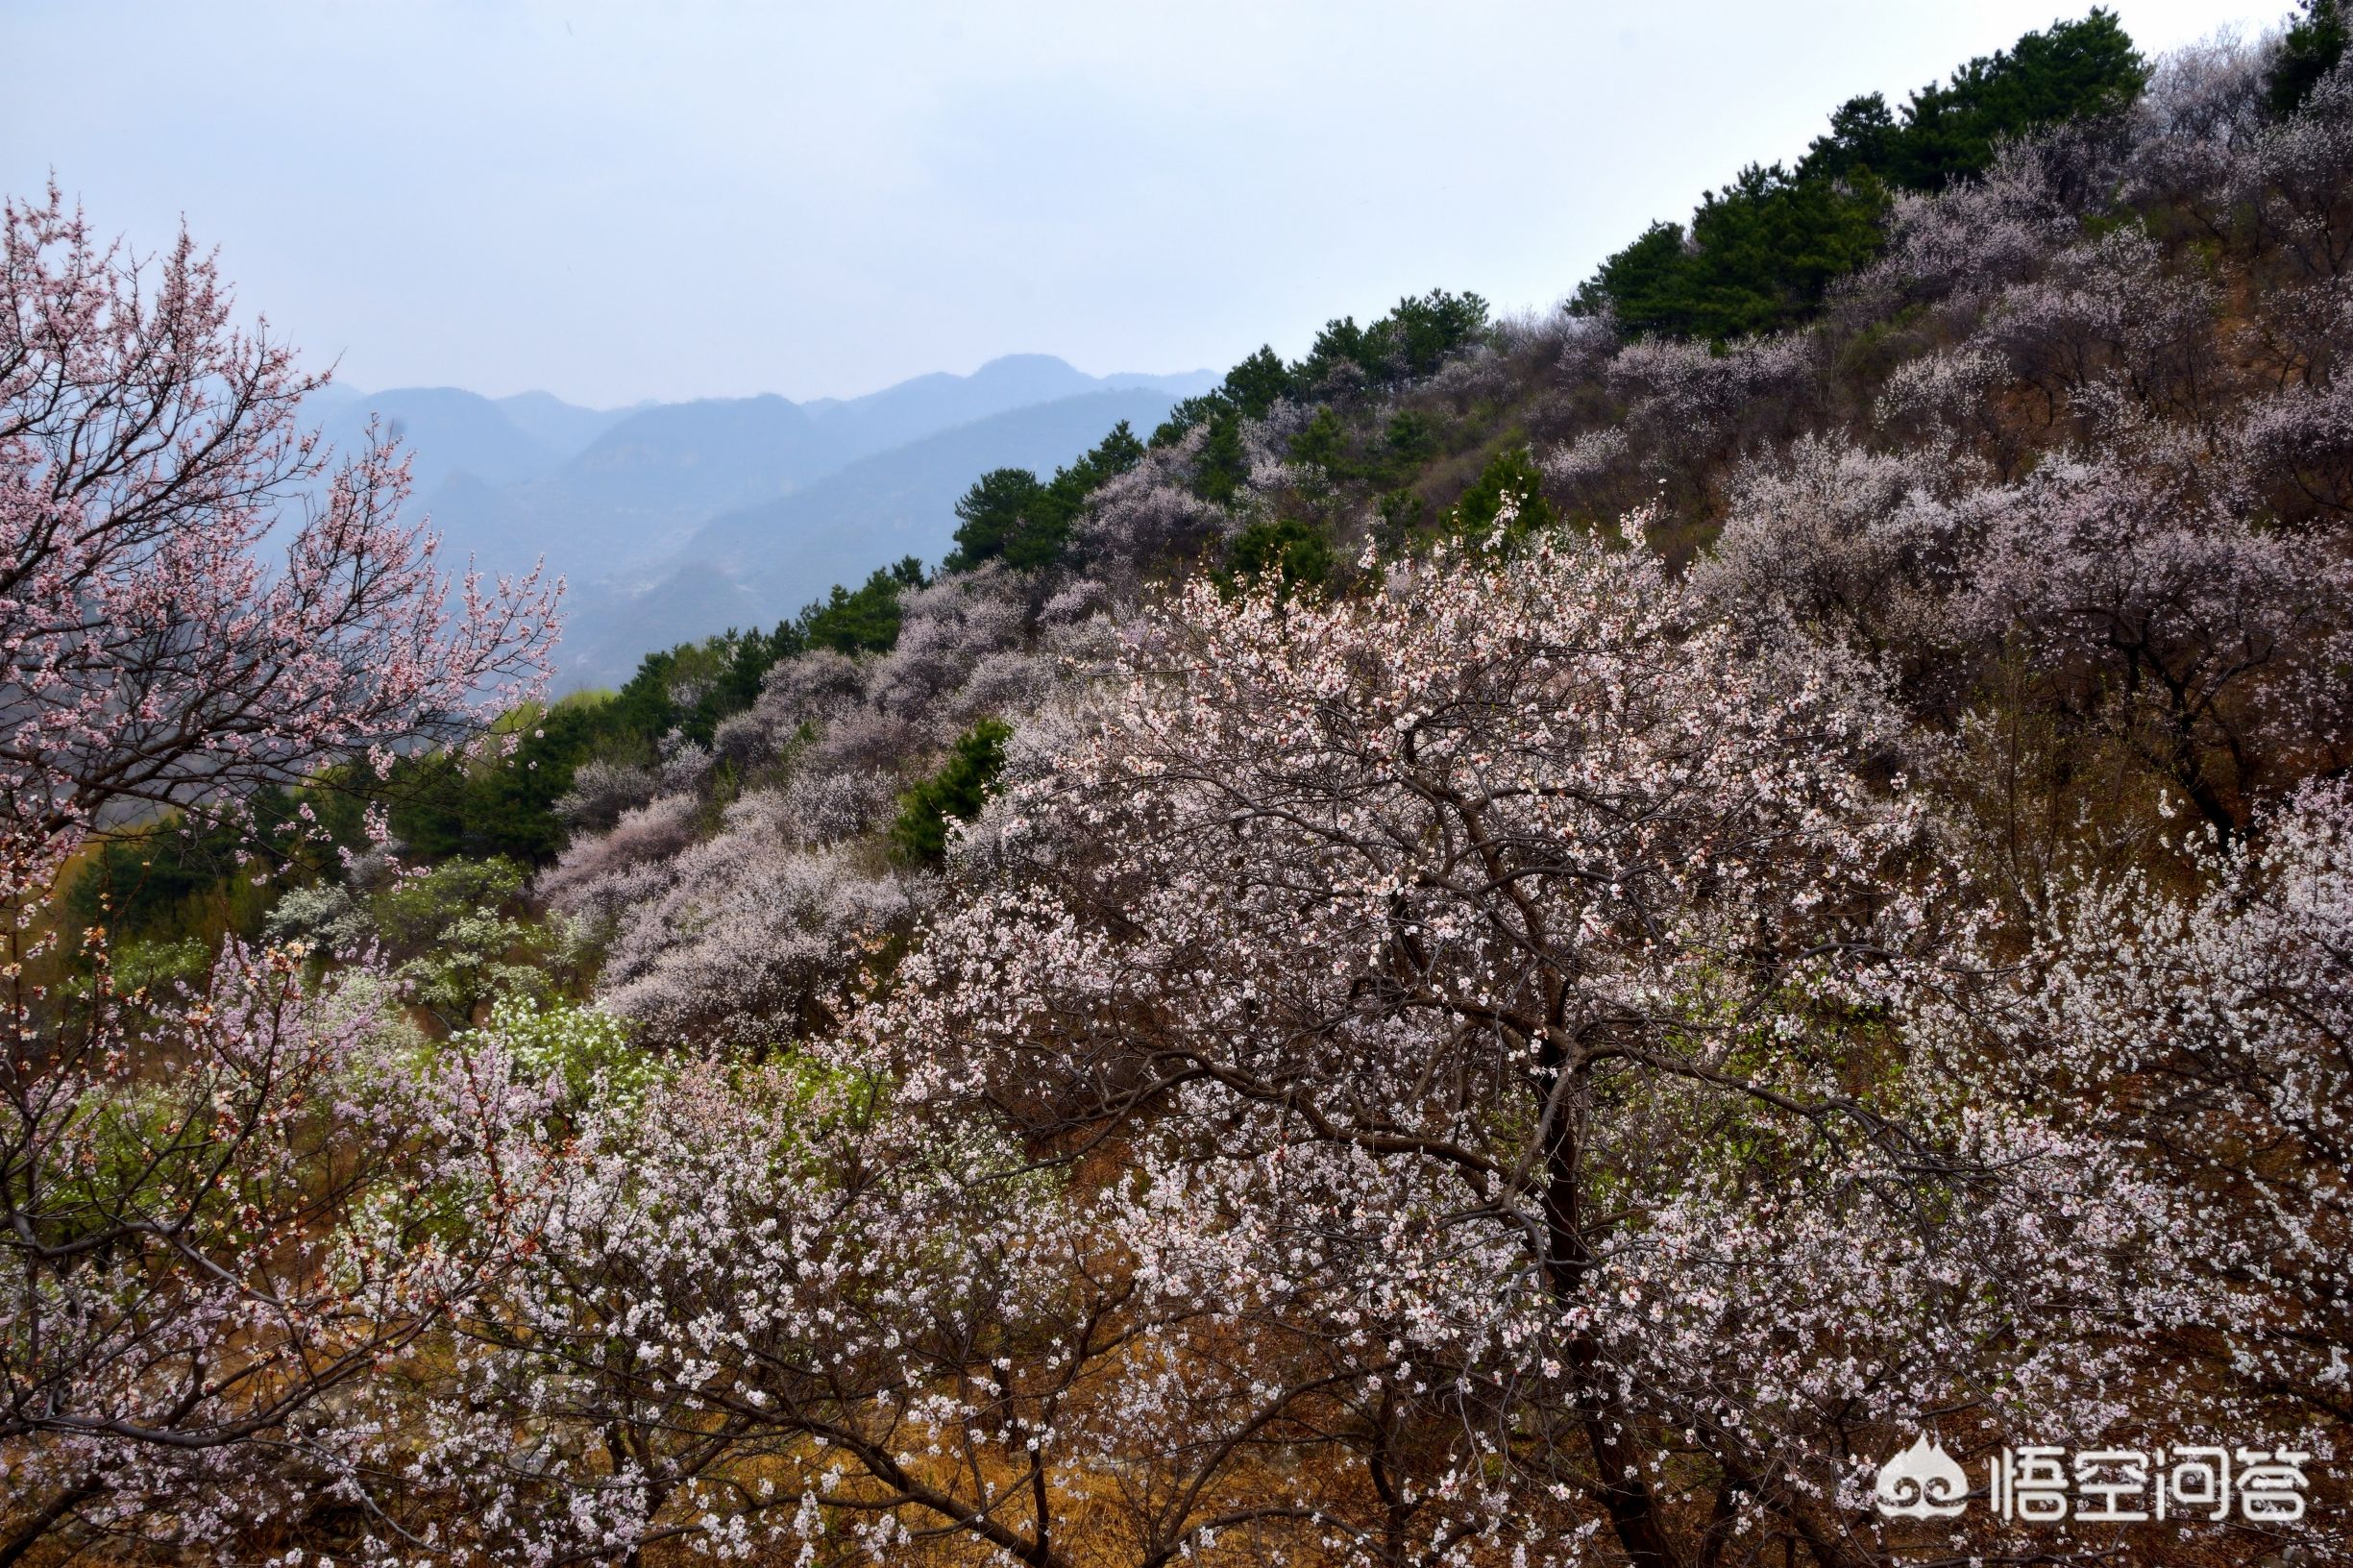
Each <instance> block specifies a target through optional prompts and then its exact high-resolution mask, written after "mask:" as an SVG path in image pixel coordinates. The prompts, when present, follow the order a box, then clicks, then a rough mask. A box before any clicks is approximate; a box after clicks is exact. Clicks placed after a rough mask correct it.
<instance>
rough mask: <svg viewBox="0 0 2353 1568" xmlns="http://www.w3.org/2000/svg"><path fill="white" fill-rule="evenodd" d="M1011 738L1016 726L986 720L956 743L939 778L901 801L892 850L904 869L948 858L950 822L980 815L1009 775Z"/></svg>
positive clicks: (893, 825)
mask: <svg viewBox="0 0 2353 1568" xmlns="http://www.w3.org/2000/svg"><path fill="white" fill-rule="evenodd" d="M1012 738H1013V726H1012V725H1010V724H1007V723H1003V722H1002V721H1001V720H996V719H983V720H982V721H981V722H980V723H977V724H974V725H973V726H972V727H971V728H970V729H968V730H967V731H965V733H964V734H963V735H961V736H960V737H958V738H957V741H956V745H955V747H954V748H953V749H951V750H950V751H949V752H948V755H947V761H946V762H944V763H943V764H942V765H941V767H940V771H939V772H936V773H934V774H932V776H931V777H929V778H927V779H925V780H923V782H921V783H920V784H918V785H917V786H916V787H915V788H913V789H911V790H909V791H907V792H906V793H905V794H904V795H901V796H899V797H898V820H897V821H895V822H893V823H892V824H891V849H892V852H893V853H894V854H895V855H896V856H897V857H898V859H899V860H900V861H901V862H902V863H903V864H905V865H909V866H937V865H939V864H940V863H941V862H942V861H944V860H945V859H946V858H947V824H948V821H949V819H951V818H953V819H954V820H955V821H960V822H968V821H971V820H972V819H973V818H974V817H977V816H979V815H980V808H981V804H982V802H984V801H985V800H987V799H988V798H989V794H990V790H991V788H992V787H993V785H994V784H995V783H996V778H997V775H998V774H999V773H1001V772H1004V771H1005V743H1006V742H1007V741H1008V740H1010V739H1012Z"/></svg>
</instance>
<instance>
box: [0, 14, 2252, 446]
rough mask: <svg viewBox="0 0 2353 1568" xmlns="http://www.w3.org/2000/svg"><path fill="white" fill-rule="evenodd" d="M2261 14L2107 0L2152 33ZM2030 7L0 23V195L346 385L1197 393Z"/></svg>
mask: <svg viewBox="0 0 2353 1568" xmlns="http://www.w3.org/2000/svg"><path fill="white" fill-rule="evenodd" d="M2285 7H2286V0H2274V3H2271V4H2257V5H2254V6H2251V7H2248V6H2244V5H2243V4H2242V3H2241V0H2203V3H2199V0H2120V3H2119V4H2118V5H2117V6H2116V8H2115V9H2117V10H2118V12H2120V15H2121V16H2122V18H2123V21H2124V24H2125V26H2126V27H2127V28H2128V29H2129V30H2130V31H2131V33H2132V35H2133V37H2135V38H2136V39H2137V40H2138V41H2139V42H2140V43H2141V45H2142V47H2143V48H2144V49H2145V50H2149V51H2152V52H2153V51H2156V50H2160V49H2163V48H2167V47H2170V46H2172V45H2176V44H2179V43H2183V42H2187V41H2190V40H2191V39H2194V38H2196V37H2201V36H2203V35H2205V34H2207V33H2209V32H2211V31H2213V30H2214V29H2215V28H2216V27H2218V26H2219V25H2222V24H2225V23H2232V22H2237V23H2239V24H2241V25H2243V26H2245V27H2248V28H2249V29H2250V30H2255V29H2260V27H2261V26H2262V25H2264V24H2266V23H2268V22H2270V21H2271V20H2273V19H2274V18H2275V17H2276V16H2277V14H2278V13H2279V12H2281V11H2283V10H2284V9H2285ZM2056 9H2057V8H2056V7H2055V6H2054V3H2053V0H1967V3H1958V0H1936V3H1911V0H1863V3H1854V4H1829V3H1815V0H1807V3H1774V0H1714V3H1708V4H1675V3H1666V0H1654V3H1651V4H1644V5H1630V4H1612V5H1598V4H1589V3H1586V0H1552V3H1549V4H1477V3H1471V0H1414V3H1411V4H1403V5H1392V4H1386V3H1380V0H1334V3H1328V4H1313V5H1309V4H1282V3H1279V0H1252V3H1243V4H1228V3H1224V0H1215V3H1202V0H1181V3H1175V4H1170V3H1166V0H1163V3H1159V4H1151V5H1144V4H1121V3H1115V0H1074V3H1069V4H1065V3H1061V0H1053V3H1039V4H1025V5H995V4H976V3H966V4H882V3H875V0H859V3H855V4H848V3H846V4H837V5H827V6H799V5H782V4H774V5H748V4H747V5H720V4H683V3H680V4H660V3H653V0H638V3H635V4H628V5H618V4H616V5H553V4H525V3H513V4H503V3H498V0H465V3H462V4H461V3H447V4H435V3H425V0H379V3H376V4H369V5H355V4H353V5H344V4H323V3H320V0H306V3H302V4H284V5H278V4H261V3H240V4H234V5H230V4H204V3H180V4H162V3H156V4H144V5H132V4H113V3H106V0H54V3H51V0H0V61H7V62H8V65H7V74H8V78H9V82H8V86H7V87H6V89H5V90H0V188H5V189H6V190H7V191H9V192H11V193H13V194H25V193H31V192H34V191H37V189H38V188H39V187H40V184H41V183H42V182H43V181H44V180H45V179H46V178H47V176H48V174H49V171H50V170H52V169H54V170H55V171H56V174H57V178H58V181H59V183H60V184H61V185H62V186H63V187H64V189H65V190H66V191H67V193H68V194H69V195H73V196H79V197H80V198H81V200H82V201H83V203H84V204H85V206H86V208H87V210H88V212H89V215H90V217H91V219H92V220H93V222H94V223H96V224H97V225H98V226H99V227H101V228H102V229H106V230H110V231H115V230H119V231H127V232H128V233H129V234H130V235H131V236H132V238H133V239H134V240H135V242H136V243H138V244H139V245H141V246H142V247H145V248H152V247H154V246H156V245H158V244H159V243H161V242H163V241H164V240H166V239H167V238H168V237H169V235H170V233H171V231H172V229H173V227H174V225H175V224H176V223H177V221H178V220H179V218H180V216H181V215H182V214H185V216H186V220H187V222H188V224H189V226H190V227H191V229H192V230H193V231H194V232H195V233H196V234H197V236H198V237H199V238H200V239H202V240H205V241H207V242H209V243H213V244H217V245H218V246H219V248H220V252H221V256H222V259H223V263H224V266H225V268H226V270H227V272H228V273H229V275H230V276H231V277H232V278H233V279H234V280H235V281H236V282H237V284H238V289H239V298H240V300H241V301H242V303H243V305H244V306H246V307H247V308H248V309H249V310H258V311H261V312H263V313H265V314H267V315H268V317H269V318H270V320H271V321H272V323H273V324H274V325H275V326H276V327H277V328H278V329H280V330H281V331H283V332H284V333H286V334H287V335H290V336H291V337H293V338H294V340H295V341H297V342H298V343H300V344H301V345H303V346H304V348H305V349H306V351H307V353H308V354H309V355H311V356H313V357H314V358H333V357H336V356H339V357H340V364H341V369H340V376H341V379H342V380H346V381H348V382H350V383H352V384H355V385H357V386H361V387H369V388H374V387H382V386H391V385H408V384H419V383H423V384H451V385H460V386H469V387H473V388H475V389H477V390H479V391H483V392H489V393H493V394H500V393H507V392H515V391H521V390H524V389H526V388H529V387H545V388H547V389H549V390H551V391H554V392H556V393H559V394H561V395H563V396H565V397H568V398H572V399H574V400H576V401H581V402H589V403H597V404H619V403H627V402H633V401H635V400H637V399H639V398H646V397H657V398H686V397H696V396H717V395H736V394H743V393H749V392H757V391H773V392H782V393H784V394H785V395H787V396H789V397H795V398H809V397H818V396H823V395H828V394H852V393H857V392H862V391H867V390H870V389H872V388H874V387H877V386H881V385H884V384H886V383H888V382H891V381H894V380H899V379H901V378H903V377H906V376H910V375H915V374H918V373H920V372H923V371H928V370H957V371H963V370H969V369H970V368H971V367H972V366H974V365H975V364H977V363H979V362H980V361H982V360H984V359H987V358H989V357H991V356H993V355H999V354H1006V353H1012V352H1017V351H1038V352H1044V353H1051V354H1059V355H1063V356H1064V357H1066V358H1067V359H1069V360H1070V361H1071V362H1072V363H1074V364H1077V365H1078V366H1080V367H1081V368H1082V369H1086V370H1090V371H1094V372H1098V373H1101V372H1109V371H1115V370H1178V369H1189V368H1192V367H1195V366H1202V365H1210V366H1215V367H1218V368H1223V367H1224V366H1225V365H1227V364H1229V363H1230V362H1232V361H1233V360H1234V359H1236V358H1238V357H1239V356H1240V355H1242V354H1244V353H1247V352H1248V351H1249V350H1250V349H1252V348H1254V347H1255V346H1257V345H1258V344H1259V343H1260V342H1261V341H1263V340H1269V339H1271V340H1272V341H1273V343H1274V344H1275V346H1276V347H1277V348H1279V349H1281V350H1283V351H1284V352H1286V353H1287V354H1293V355H1295V354H1297V353H1299V352H1301V351H1302V350H1304V349H1305V348H1306V346H1307V344H1308V341H1309V340H1310V339H1311V337H1312V336H1313V333H1314V331H1315V329H1316V328H1317V327H1318V326H1319V325H1321V323H1322V322H1323V321H1324V320H1325V318H1327V317H1329V316H1332V315H1336V314H1341V313H1354V314H1356V315H1357V316H1358V317H1359V318H1360V319H1361V318H1363V317H1365V316H1367V315H1369V314H1377V313H1379V312H1380V311H1381V310H1383V309H1385V307H1386V306H1388V305H1389V304H1390V303H1392V302H1393V301H1394V300H1395V299H1396V298H1397V296H1398V295H1399V294H1401V293H1404V292H1406V291H1408V290H1411V291H1415V292H1418V291H1420V290H1422V289H1426V288H1429V287H1432V286H1444V287H1449V288H1469V289H1476V290H1478V291H1479V292H1481V293H1483V294H1484V295H1486V296H1487V297H1488V298H1489V299H1490V300H1493V301H1495V302H1496V303H1497V304H1498V305H1499V306H1505V307H1531V306H1546V305H1549V304H1551V303H1552V302H1554V301H1556V300H1558V299H1559V298H1561V297H1562V296H1563V295H1565V294H1566V293H1568V292H1569V291H1570V290H1571V289H1573V288H1574V287H1575V285H1576V283H1577V282H1578V281H1579V280H1580V279H1581V278H1582V277H1584V276H1585V275H1586V274H1587V273H1588V272H1590V270H1591V269H1592V267H1593V265H1594V263H1595V262H1596V261H1597V260H1598V259H1600V258H1601V257H1603V256H1605V255H1606V254H1607V253H1608V252H1610V251H1612V250H1614V249H1616V248H1617V247H1618V246H1620V245H1622V244H1624V243H1625V242H1626V241H1627V240H1628V239H1630V237H1632V236H1633V234H1635V233H1637V232H1639V230H1640V229H1641V228H1642V226H1643V225H1644V224H1645V223H1646V222H1647V221H1649V220H1650V219H1651V218H1654V217H1680V216H1681V215H1683V213H1684V212H1685V211H1686V210H1687V209H1688V208H1689V207H1690V205H1691V203H1692V201H1693V200H1694V199H1695V198H1696V197H1697V196H1698V194H1699V193H1700V191H1701V189H1702V188H1703V187H1704V186H1707V185H1710V184H1718V183H1720V182H1721V181H1723V180H1724V179H1726V178H1728V176H1730V175H1731V174H1732V173H1733V172H1734V170H1735V169H1736V168H1737V166H1738V165H1739V164H1740V163H1742V162H1744V161H1746V160H1748V159H1774V158H1786V157H1790V156H1793V155H1795V154H1797V153H1799V152H1801V151H1802V149H1803V147H1804V145H1805V142H1806V141H1807V139H1808V138H1809V137H1810V136H1812V135H1814V134H1815V133H1816V131H1817V130H1819V129H1820V127H1821V124H1822V120H1823V116H1824V115H1825V114H1826V112H1827V111H1828V110H1829V109H1830V108H1831V107H1832V106H1833V105H1835V104H1837V103H1838V102H1840V101H1841V100H1843V99H1845V98H1846V97H1848V96H1851V94H1853V93H1856V92H1862V91H1868V90H1871V89H1873V88H1878V89H1882V90H1885V91H1887V92H1888V93H1889V94H1890V97H1891V98H1899V97H1900V95H1901V93H1902V92H1903V91H1905V90H1908V89H1910V88H1912V87H1915V86H1920V85H1922V84H1924V83H1925V82H1927V81H1929V80H1930V79H1931V78H1934V77H1937V76H1940V75H1942V74H1944V73H1945V72H1946V71H1947V70H1949V68H1950V67H1951V66H1952V65H1953V64H1954V63H1956V62H1957V61H1960V60H1962V59H1964V58H1966V57H1967V56H1970V55H1973V54H1979V53H1984V52H1986V51H1989V50H1992V49H1995V48H1998V47H2000V46H2002V45H2004V44H2007V43H2008V42H2010V41H2011V40H2012V39H2013V38H2015V37H2017V36H2018V35H2019V34H2020V33H2021V32H2022V31H2024V30H2026V29H2028V28H2032V27H2039V26H2043V25H2046V24H2047V23H2048V22H2049V21H2050V20H2051V19H2052V15H2053V13H2054V11H2055V10H2056ZM2082 10H2083V7H2082V6H2080V5H2071V6H2069V7H2068V9H2067V10H2066V12H2065V14H2068V15H2078V14H2081V12H2082Z"/></svg>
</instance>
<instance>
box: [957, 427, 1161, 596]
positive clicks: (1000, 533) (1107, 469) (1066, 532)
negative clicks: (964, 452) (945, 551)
mask: <svg viewBox="0 0 2353 1568" xmlns="http://www.w3.org/2000/svg"><path fill="white" fill-rule="evenodd" d="M1143 453H1144V447H1143V443H1142V442H1141V441H1139V440H1138V439H1136V432H1135V431H1134V430H1132V429H1128V423H1127V421H1126V420H1124V419H1123V420H1121V421H1120V422H1119V423H1118V424H1116V425H1115V426H1113V427H1112V431H1111V433H1110V434H1109V435H1107V436H1105V437H1104V438H1103V439H1102V440H1101V441H1098V442H1097V443H1095V446H1094V450H1093V451H1091V452H1090V453H1087V455H1086V456H1084V457H1081V458H1080V459H1079V460H1078V461H1077V462H1075V463H1072V464H1071V465H1070V466H1068V467H1067V468H1060V469H1056V470H1055V471H1054V478H1053V479H1052V480H1051V481H1049V482H1045V483H1041V482H1039V479H1038V477H1037V476H1036V475H1034V474H1032V473H1030V472H1029V471H1028V470H1026V469H1019V468H999V469H993V470H992V471H991V472H989V473H987V474H984V475H982V476H981V478H980V479H979V481H978V482H977V483H975V484H974V485H973V486H972V488H971V489H969V490H968V491H966V492H965V495H964V499H963V500H962V501H960V502H957V503H956V516H957V518H958V519H959V521H960V524H961V526H960V527H958V528H957V529H956V549H955V550H954V551H952V552H951V553H950V554H949V555H948V557H947V559H946V560H945V561H944V562H943V563H942V570H943V571H947V572H969V571H971V570H972V569H973V568H974V567H977V566H979V565H980V564H981V563H982V562H984V561H992V560H1003V561H1004V562H1005V564H1006V565H1008V566H1014V567H1019V568H1022V569H1023V570H1032V569H1035V568H1039V567H1045V566H1051V565H1053V564H1054V563H1055V562H1056V561H1059V560H1060V559H1062V556H1063V553H1064V551H1067V550H1068V549H1069V547H1070V535H1071V530H1072V529H1073V528H1074V527H1076V526H1077V524H1078V519H1079V514H1080V513H1081V512H1083V511H1084V510H1086V506H1087V498H1088V497H1089V496H1091V495H1092V494H1093V493H1094V491H1095V489H1096V488H1097V487H1098V486H1100V485H1101V484H1102V483H1103V482H1104V481H1105V480H1107V479H1109V478H1112V477H1113V476H1115V475H1118V474H1123V473H1125V472H1126V471H1127V470H1129V469H1131V468H1133V467H1135V466H1136V464H1137V462H1138V461H1139V460H1140V459H1141V458H1142V456H1143Z"/></svg>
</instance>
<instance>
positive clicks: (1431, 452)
mask: <svg viewBox="0 0 2353 1568" xmlns="http://www.w3.org/2000/svg"><path fill="white" fill-rule="evenodd" d="M1381 441H1382V445H1383V446H1384V447H1385V448H1386V449H1387V452H1388V458H1389V461H1390V463H1391V464H1392V465H1394V467H1395V468H1397V469H1399V470H1402V471H1404V472H1406V473H1411V472H1412V471H1413V470H1414V469H1417V468H1419V467H1421V466H1422V465H1423V464H1424V463H1426V462H1428V461H1430V459H1431V458H1433V457H1434V456H1436V455H1437V452H1438V432H1437V429H1436V428H1435V427H1434V426H1433V425H1432V424H1431V422H1430V419H1429V416H1428V415H1426V414H1422V413H1418V412H1416V411H1415V410H1413V409H1411V408H1407V409H1402V410H1400V411H1399V412H1397V413H1395V414H1392V415H1390V416H1389V425H1388V429H1385V430H1384V431H1382V432H1381Z"/></svg>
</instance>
